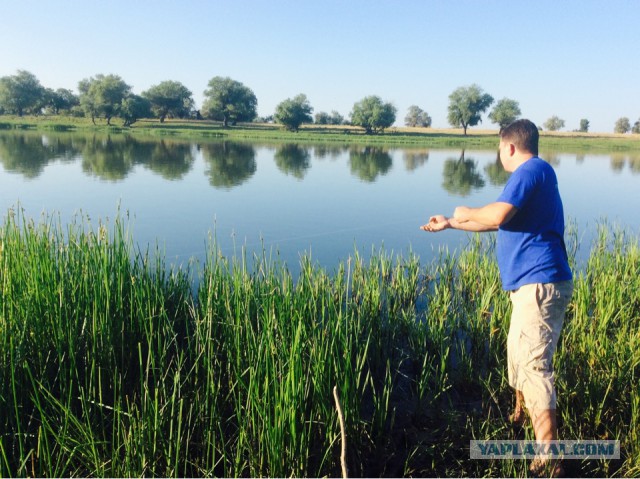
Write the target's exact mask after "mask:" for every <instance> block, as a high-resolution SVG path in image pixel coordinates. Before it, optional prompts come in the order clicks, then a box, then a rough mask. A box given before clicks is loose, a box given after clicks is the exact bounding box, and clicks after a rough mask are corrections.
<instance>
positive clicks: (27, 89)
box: [0, 70, 45, 116]
mask: <svg viewBox="0 0 640 479" xmlns="http://www.w3.org/2000/svg"><path fill="white" fill-rule="evenodd" d="M44 97H45V89H44V87H43V86H42V85H41V84H40V81H39V80H38V79H37V78H36V77H35V75H34V74H33V73H29V72H28V71H25V70H18V72H17V74H16V75H13V76H6V77H2V78H0V108H1V109H2V110H4V111H5V112H7V113H14V114H16V115H18V116H22V115H24V114H25V113H33V114H37V113H39V111H40V109H41V108H42V104H43V100H44Z"/></svg>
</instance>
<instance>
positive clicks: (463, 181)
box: [442, 150, 484, 196]
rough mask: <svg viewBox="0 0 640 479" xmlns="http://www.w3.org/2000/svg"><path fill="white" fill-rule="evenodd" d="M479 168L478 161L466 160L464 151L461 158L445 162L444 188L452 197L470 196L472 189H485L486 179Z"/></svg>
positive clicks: (443, 171)
mask: <svg viewBox="0 0 640 479" xmlns="http://www.w3.org/2000/svg"><path fill="white" fill-rule="evenodd" d="M477 168H478V165H477V163H476V161H475V160H474V159H473V158H465V156H464V150H462V153H460V158H458V159H455V158H449V159H447V160H446V161H445V162H444V168H443V170H442V176H443V181H442V187H443V188H444V189H445V190H446V191H447V192H448V193H450V194H452V195H459V196H468V195H469V194H470V193H471V190H472V189H480V188H482V187H484V179H483V178H482V175H481V174H480V173H479V172H478V170H477Z"/></svg>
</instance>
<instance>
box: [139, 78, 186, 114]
mask: <svg viewBox="0 0 640 479" xmlns="http://www.w3.org/2000/svg"><path fill="white" fill-rule="evenodd" d="M142 96H143V97H145V98H146V99H147V100H149V101H150V102H151V111H152V112H153V114H154V115H155V116H157V117H158V118H159V119H160V123H163V122H164V120H165V118H167V116H169V117H176V118H185V117H187V116H189V114H190V113H191V111H192V110H193V106H194V102H193V97H192V93H191V91H190V90H189V89H188V88H187V87H185V86H184V85H183V84H182V83H180V82H177V81H172V80H167V81H163V82H162V83H159V84H158V85H153V86H152V87H151V88H149V89H148V90H147V91H144V92H142Z"/></svg>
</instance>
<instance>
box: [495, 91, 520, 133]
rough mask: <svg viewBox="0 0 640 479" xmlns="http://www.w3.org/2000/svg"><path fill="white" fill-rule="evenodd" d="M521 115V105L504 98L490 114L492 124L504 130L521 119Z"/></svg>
mask: <svg viewBox="0 0 640 479" xmlns="http://www.w3.org/2000/svg"><path fill="white" fill-rule="evenodd" d="M521 114H522V112H521V111H520V105H519V104H518V102H517V101H515V100H511V99H509V98H503V99H502V100H498V102H497V103H496V105H495V106H494V107H493V110H491V112H490V113H489V120H491V122H492V123H497V124H498V125H499V126H500V128H501V129H502V128H504V127H505V126H507V125H509V124H511V123H513V122H514V121H516V120H517V119H518V118H520V115H521Z"/></svg>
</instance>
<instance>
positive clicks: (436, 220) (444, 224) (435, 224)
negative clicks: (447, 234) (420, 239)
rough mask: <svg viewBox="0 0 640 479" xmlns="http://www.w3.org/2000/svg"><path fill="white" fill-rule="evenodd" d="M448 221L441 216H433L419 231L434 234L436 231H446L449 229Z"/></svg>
mask: <svg viewBox="0 0 640 479" xmlns="http://www.w3.org/2000/svg"><path fill="white" fill-rule="evenodd" d="M450 227H451V224H449V220H448V219H447V218H446V217H445V216H443V215H435V216H432V217H431V218H429V222H428V223H427V224H426V225H422V226H421V227H420V229H421V230H424V231H429V232H431V233H436V232H438V231H442V230H446V229H447V228H450Z"/></svg>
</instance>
